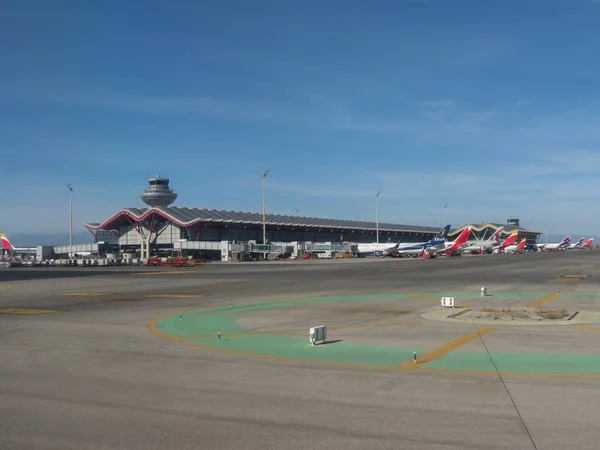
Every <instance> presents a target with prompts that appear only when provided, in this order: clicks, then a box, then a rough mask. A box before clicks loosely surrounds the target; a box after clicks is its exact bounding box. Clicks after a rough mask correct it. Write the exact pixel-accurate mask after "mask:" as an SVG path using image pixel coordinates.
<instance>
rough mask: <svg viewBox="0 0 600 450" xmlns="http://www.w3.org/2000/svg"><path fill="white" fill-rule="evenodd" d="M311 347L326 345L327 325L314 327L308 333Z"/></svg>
mask: <svg viewBox="0 0 600 450" xmlns="http://www.w3.org/2000/svg"><path fill="white" fill-rule="evenodd" d="M308 338H309V340H310V345H315V344H317V343H321V344H324V343H325V339H327V327H326V326H325V325H319V326H318V327H312V328H311V329H310V331H309V333H308Z"/></svg>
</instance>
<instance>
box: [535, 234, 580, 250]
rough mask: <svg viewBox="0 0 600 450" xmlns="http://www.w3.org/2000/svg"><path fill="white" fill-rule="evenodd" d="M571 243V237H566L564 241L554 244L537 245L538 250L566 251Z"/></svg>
mask: <svg viewBox="0 0 600 450" xmlns="http://www.w3.org/2000/svg"><path fill="white" fill-rule="evenodd" d="M570 242H571V236H566V237H565V238H564V239H563V240H562V241H560V242H557V243H552V244H536V245H535V246H536V247H537V249H538V250H564V249H565V248H566V247H567V246H568V245H569V243H570Z"/></svg>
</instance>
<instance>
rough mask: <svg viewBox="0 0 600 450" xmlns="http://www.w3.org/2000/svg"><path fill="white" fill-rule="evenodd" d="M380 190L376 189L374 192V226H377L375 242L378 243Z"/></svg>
mask: <svg viewBox="0 0 600 450" xmlns="http://www.w3.org/2000/svg"><path fill="white" fill-rule="evenodd" d="M380 193H381V192H380V191H377V194H375V226H376V228H377V243H378V244H379V194H380Z"/></svg>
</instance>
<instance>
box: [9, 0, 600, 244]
mask: <svg viewBox="0 0 600 450" xmlns="http://www.w3.org/2000/svg"><path fill="white" fill-rule="evenodd" d="M599 20H600V3H599V2H597V1H592V0H560V1H559V0H544V1H540V0H518V1H515V0H504V1H491V0H490V1H482V0H437V1H436V0H429V1H427V0H420V1H419V0H405V1H403V0H372V1H371V0H369V1H367V0H364V1H354V0H329V1H323V0H308V1H307V0H303V1H302V2H299V1H298V2H292V1H280V0H273V1H261V0H254V1H252V2H250V1H243V0H223V1H212V2H209V1H205V2H199V1H171V2H161V1H148V0H146V1H113V0H106V1H103V2H96V1H91V0H90V1H80V0H70V1H67V0H57V1H54V2H47V1H44V0H38V1H31V0H23V1H19V2H10V4H5V5H3V13H2V17H1V18H0V56H1V57H2V66H3V70H2V71H0V119H1V120H0V161H1V162H0V166H1V167H2V178H3V182H2V187H1V188H0V194H1V195H0V207H1V208H2V217H1V220H0V227H1V228H2V230H3V231H5V232H8V233H16V232H19V231H35V230H38V229H39V227H40V226H41V225H44V226H45V227H46V228H47V230H48V231H51V232H60V231H68V201H69V194H68V190H67V187H66V184H67V183H71V184H73V185H74V186H75V190H76V192H75V207H74V221H75V223H76V225H77V228H76V231H79V230H82V227H81V226H80V225H79V224H81V223H84V222H95V221H101V220H104V219H105V218H107V217H108V216H109V215H111V214H112V213H114V212H116V211H117V210H119V209H120V208H122V207H130V206H142V205H143V204H142V203H141V200H140V199H139V194H140V193H141V191H142V190H143V189H144V187H145V185H146V179H147V178H148V177H149V176H152V175H153V174H155V173H157V172H161V173H166V174H167V175H168V176H169V177H170V178H171V184H172V186H173V188H174V189H175V190H176V191H177V192H178V193H179V198H178V201H177V203H176V205H179V206H189V207H206V208H219V209H232V210H242V211H260V210H261V205H262V203H261V199H262V197H261V172H262V171H263V169H269V170H270V173H269V176H268V179H267V208H268V210H269V211H272V212H277V213H282V214H283V213H288V214H291V213H294V212H295V209H296V208H298V209H299V211H300V214H302V215H310V216H322V217H338V218H348V219H352V218H353V217H355V216H356V217H357V218H360V219H365V220H369V219H373V220H374V217H375V200H374V197H375V192H376V191H377V190H380V191H381V196H380V200H379V210H380V220H382V221H391V222H400V221H402V222H404V223H416V224H427V225H435V224H438V223H441V222H442V221H443V208H444V204H448V209H447V217H448V221H449V222H450V223H452V224H455V225H461V224H464V223H466V222H481V221H486V222H487V221H500V222H503V221H504V220H506V218H508V217H509V216H513V217H520V218H521V223H522V225H524V226H526V227H529V228H532V229H537V230H539V231H544V230H545V229H546V228H548V231H549V233H550V234H560V233H572V234H579V233H583V234H596V230H597V228H598V226H599V216H600V211H599V208H598V204H599V203H600V202H598V200H599V197H600V191H598V187H597V186H598V182H597V180H598V176H599V175H600V126H598V124H599V123H600V121H599V119H600V97H599V96H600V91H599V90H598V73H600V58H598V56H597V55H598V51H599V50H598V43H599V42H600V27H598V23H599Z"/></svg>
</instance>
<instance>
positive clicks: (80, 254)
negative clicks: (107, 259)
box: [69, 252, 92, 259]
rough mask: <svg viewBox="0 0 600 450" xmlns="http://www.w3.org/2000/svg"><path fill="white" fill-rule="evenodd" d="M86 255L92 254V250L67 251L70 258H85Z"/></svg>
mask: <svg viewBox="0 0 600 450" xmlns="http://www.w3.org/2000/svg"><path fill="white" fill-rule="evenodd" d="M88 256H92V252H76V253H69V258H71V259H79V258H87V257H88Z"/></svg>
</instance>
